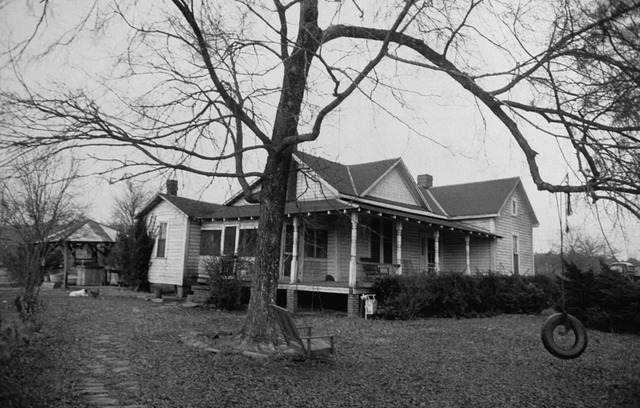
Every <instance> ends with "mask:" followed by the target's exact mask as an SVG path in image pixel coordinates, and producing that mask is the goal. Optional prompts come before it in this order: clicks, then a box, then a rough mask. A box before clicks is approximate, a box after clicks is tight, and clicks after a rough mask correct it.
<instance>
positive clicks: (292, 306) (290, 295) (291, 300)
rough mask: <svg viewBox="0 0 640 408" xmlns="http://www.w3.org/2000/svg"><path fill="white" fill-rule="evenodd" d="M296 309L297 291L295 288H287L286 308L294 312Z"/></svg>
mask: <svg viewBox="0 0 640 408" xmlns="http://www.w3.org/2000/svg"><path fill="white" fill-rule="evenodd" d="M297 309H298V291H297V290H295V289H287V310H288V311H290V312H291V313H295V312H296V310H297Z"/></svg>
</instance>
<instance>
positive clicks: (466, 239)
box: [464, 234, 471, 273]
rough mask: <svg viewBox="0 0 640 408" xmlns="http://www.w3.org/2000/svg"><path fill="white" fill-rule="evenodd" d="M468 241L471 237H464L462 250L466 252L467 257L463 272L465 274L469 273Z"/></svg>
mask: <svg viewBox="0 0 640 408" xmlns="http://www.w3.org/2000/svg"><path fill="white" fill-rule="evenodd" d="M469 241H471V236H470V235H469V234H467V235H465V236H464V250H465V252H466V255H467V267H466V268H465V270H464V271H465V272H466V273H470V272H471V261H470V257H469Z"/></svg>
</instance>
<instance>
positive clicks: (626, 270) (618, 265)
mask: <svg viewBox="0 0 640 408" xmlns="http://www.w3.org/2000/svg"><path fill="white" fill-rule="evenodd" d="M609 270H610V271H612V272H619V273H621V274H623V275H624V276H626V277H627V278H629V279H632V280H640V268H636V267H635V266H633V264H631V263H629V262H614V263H612V264H610V265H609Z"/></svg>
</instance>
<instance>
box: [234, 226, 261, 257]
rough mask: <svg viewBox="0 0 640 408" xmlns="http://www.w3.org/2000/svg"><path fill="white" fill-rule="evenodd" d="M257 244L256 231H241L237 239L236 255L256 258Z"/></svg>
mask: <svg viewBox="0 0 640 408" xmlns="http://www.w3.org/2000/svg"><path fill="white" fill-rule="evenodd" d="M257 243H258V230H257V229H241V230H240V236H239V237H238V255H239V256H256V254H257V250H258V247H257Z"/></svg>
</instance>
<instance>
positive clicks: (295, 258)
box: [289, 216, 299, 285]
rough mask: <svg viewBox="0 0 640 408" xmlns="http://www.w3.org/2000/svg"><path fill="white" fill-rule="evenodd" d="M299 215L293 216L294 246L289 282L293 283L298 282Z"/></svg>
mask: <svg viewBox="0 0 640 408" xmlns="http://www.w3.org/2000/svg"><path fill="white" fill-rule="evenodd" d="M298 225H299V221H298V217H297V216H295V217H293V247H292V249H291V252H292V253H291V276H290V277H289V283H291V284H292V285H293V284H295V283H296V282H298Z"/></svg>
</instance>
